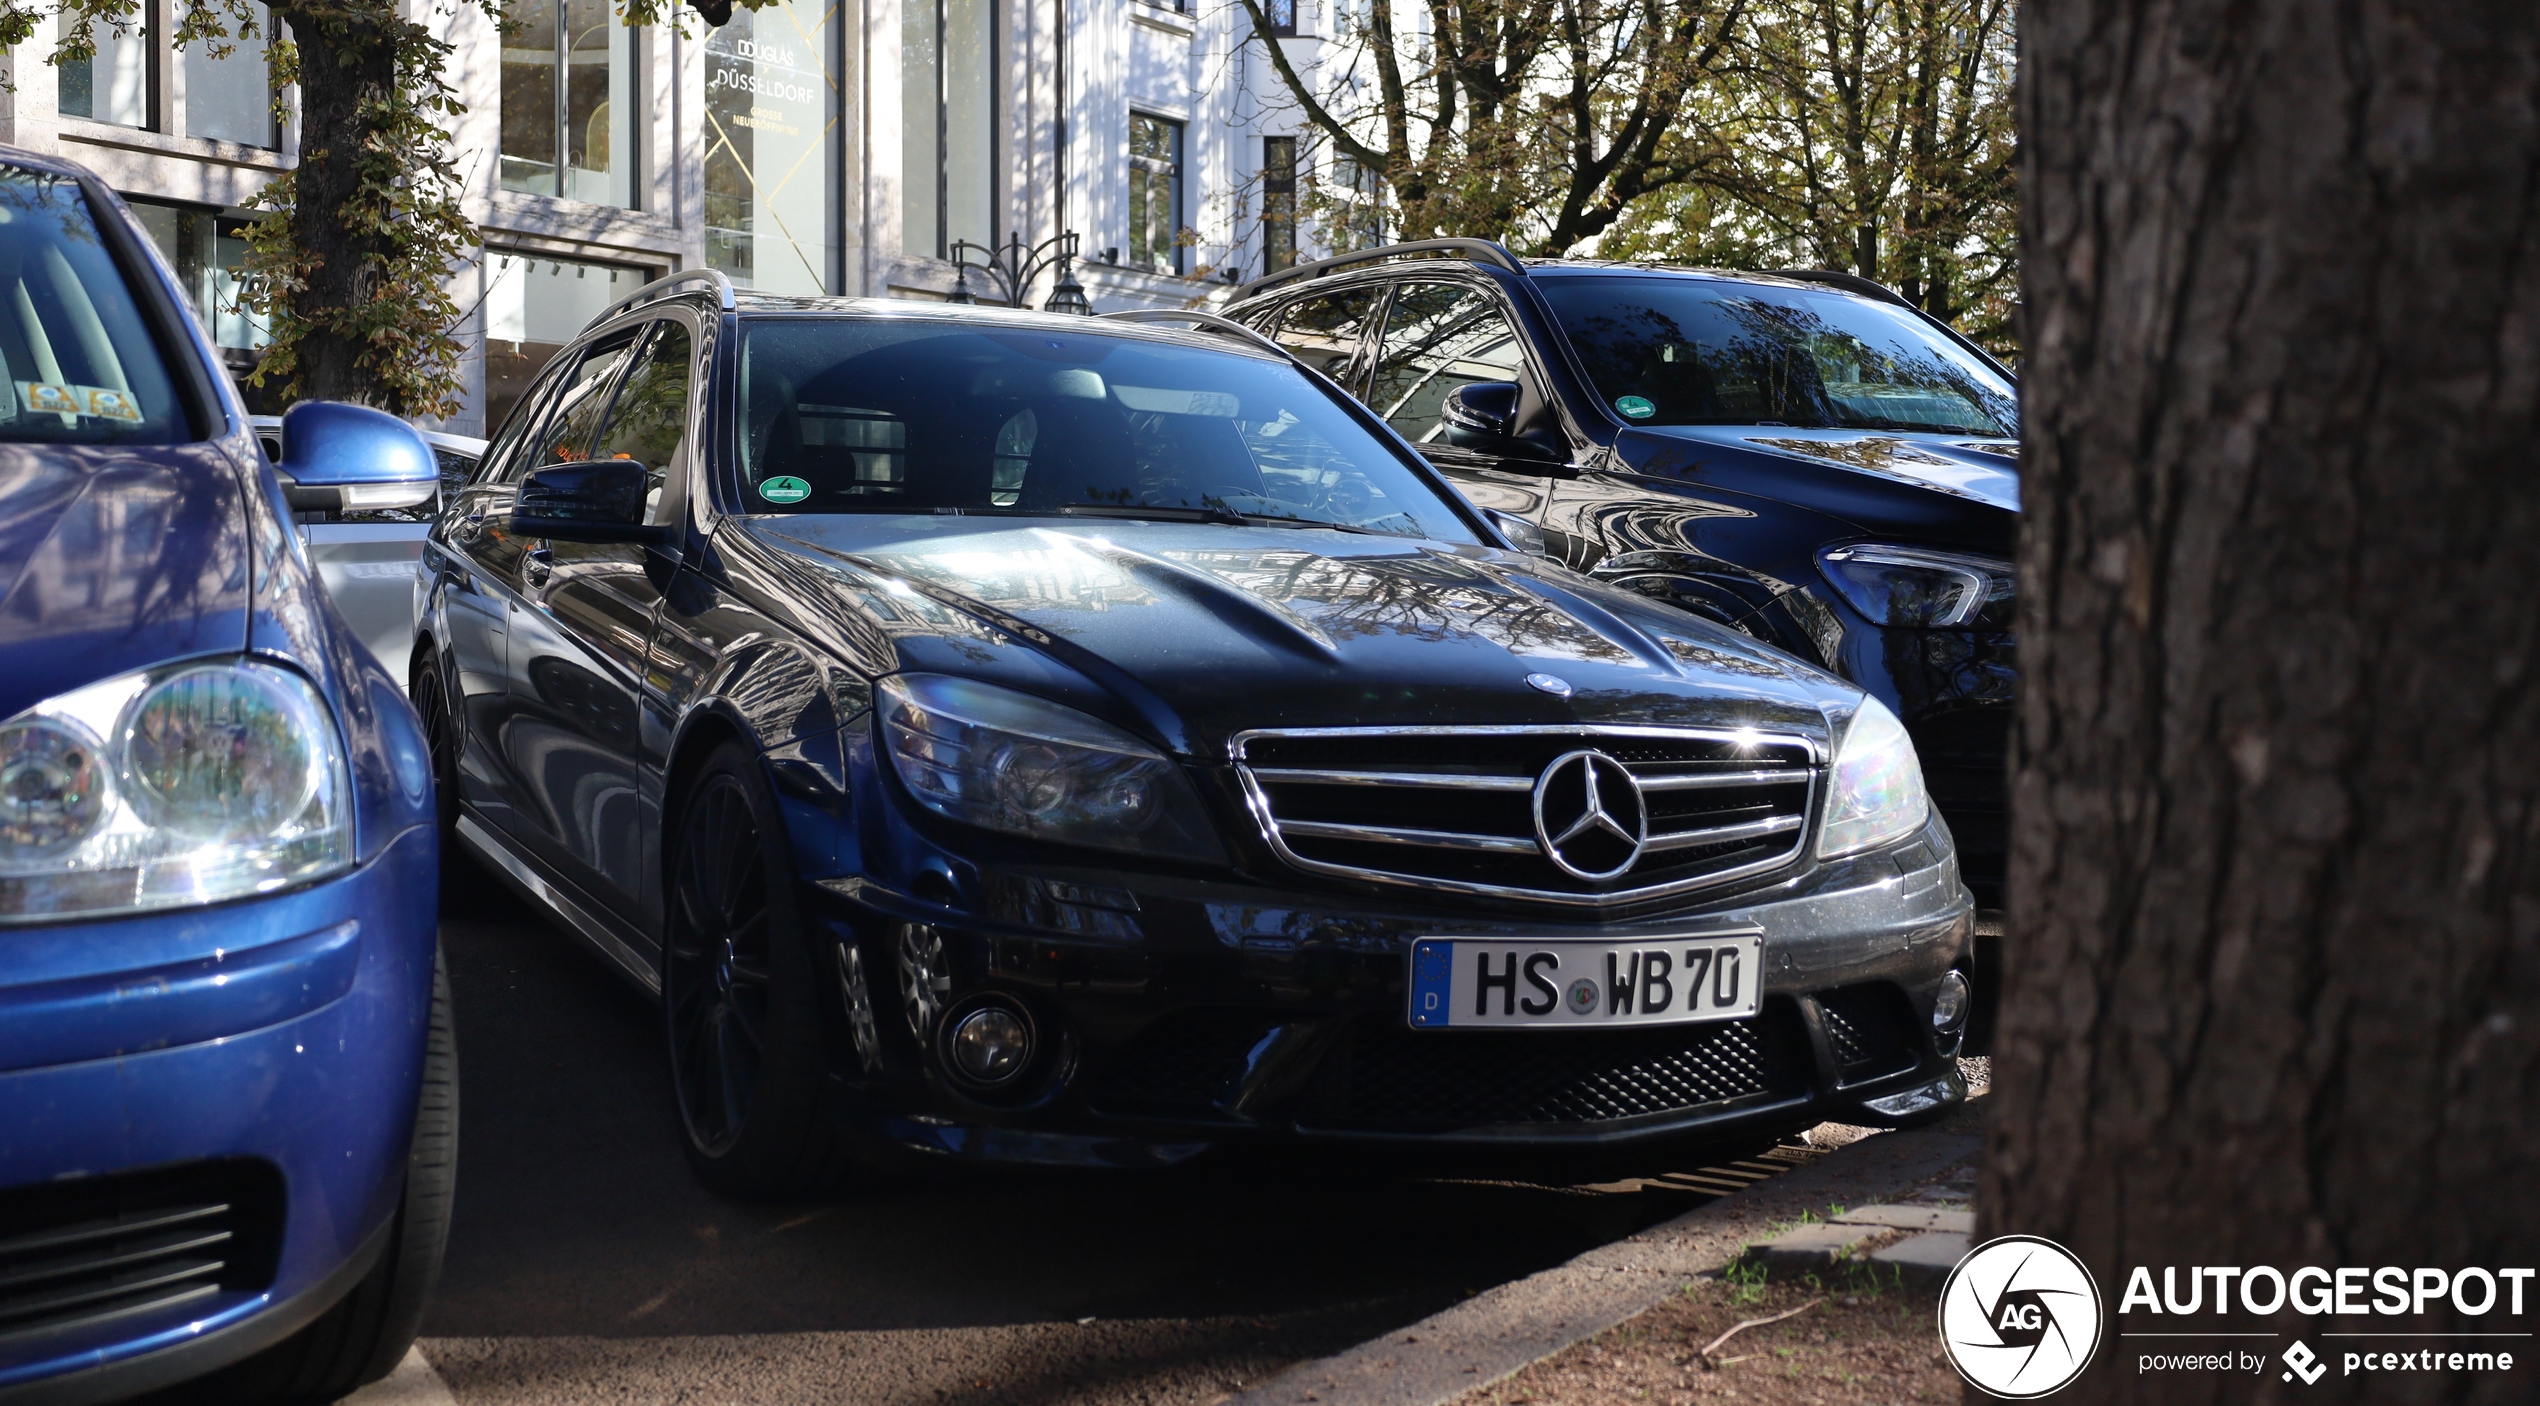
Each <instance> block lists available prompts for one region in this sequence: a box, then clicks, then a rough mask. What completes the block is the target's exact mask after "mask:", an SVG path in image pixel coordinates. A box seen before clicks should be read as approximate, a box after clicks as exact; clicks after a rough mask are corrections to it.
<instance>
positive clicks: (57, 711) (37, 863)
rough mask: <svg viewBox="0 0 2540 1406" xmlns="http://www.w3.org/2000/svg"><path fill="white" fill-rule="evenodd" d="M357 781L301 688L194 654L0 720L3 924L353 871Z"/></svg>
mask: <svg viewBox="0 0 2540 1406" xmlns="http://www.w3.org/2000/svg"><path fill="white" fill-rule="evenodd" d="M350 797H351V783H350V780H349V774H348V772H347V770H346V768H345V764H344V749H343V745H342V743H341V742H340V741H339V740H338V737H337V734H336V730H335V719H334V716H333V714H332V713H331V712H330V711H329V710H328V708H327V706H326V700H325V699H323V698H321V697H319V696H318V692H317V690H316V689H315V688H313V687H311V686H310V685H309V682H308V680H306V679H304V678H302V677H300V676H299V675H298V674H295V673H292V672H291V671H289V670H287V669H283V668H279V667H277V666H275V665H272V664H267V663H263V662H260V661H258V660H254V659H248V658H238V659H219V660H194V661H190V662H187V663H184V664H178V665H172V666H169V667H166V668H160V669H151V670H145V671H143V672H141V673H134V674H125V675H122V676H120V677H118V678H112V679H108V680H106V681H105V682H103V683H94V684H90V685H89V686H88V687H86V688H82V689H78V690H75V691H73V692H70V693H65V694H62V695H61V696H59V697H57V698H48V699H46V700H45V701H44V702H42V703H38V704H36V705H35V706H34V707H32V708H29V709H27V710H26V711H25V712H23V713H20V714H18V715H17V716H16V717H14V718H11V719H9V720H8V722H6V723H0V921H17V922H30V921H51V920H57V919H62V918H73V917H103V916H107V915H110V914H116V913H132V912H139V911H143V910H146V909H153V908H173V907H181V906H184V905H188V904H198V903H216V902H219V901H220V900H222V899H225V898H237V897H240V896H241V895H245V894H253V893H263V892H266V891H268V890H271V889H277V888H282V887H285V886H287V885H291V884H296V883H303V882H306V881H307V880H310V879H315V878H320V877H323V876H324V875H326V874H329V873H332V872H334V871H336V870H339V869H342V868H344V867H345V866H347V865H349V864H350V863H352V858H353V836H352V814H351V807H350Z"/></svg>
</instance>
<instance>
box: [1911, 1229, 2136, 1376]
mask: <svg viewBox="0 0 2540 1406" xmlns="http://www.w3.org/2000/svg"><path fill="white" fill-rule="evenodd" d="M2100 1323H2101V1318H2100V1304H2099V1284H2098V1282H2097V1281H2096V1280H2094V1279H2092V1278H2091V1277H2090V1270H2089V1268H2088V1267H2087V1266H2085V1265H2084V1264H2083V1263H2082V1262H2081V1261H2080V1260H2079V1259H2078V1258H2076V1257H2075V1256H2074V1254H2073V1252H2072V1251H2070V1250H2067V1249H2065V1248H2064V1247H2063V1246H2061V1245H2058V1244H2056V1243H2055V1242H2054V1241H2052V1240H2044V1239H2040V1238H2039V1237H2037V1236H2034V1235H2005V1236H2002V1237H2000V1238H1999V1239H1994V1240H1987V1241H1986V1242H1984V1243H1983V1244H1981V1245H1978V1246H1977V1247H1975V1248H1974V1249H1972V1250H1970V1251H1968V1252H1967V1255H1966V1258H1964V1259H1962V1260H1960V1261H1958V1266H1957V1268H1955V1269H1952V1270H1951V1271H1949V1282H1948V1283H1946V1284H1944V1285H1942V1286H1941V1290H1940V1348H1941V1351H1942V1352H1944V1353H1946V1354H1947V1355H1948V1357H1949V1365H1950V1366H1952V1367H1955V1368H1957V1369H1958V1375H1959V1376H1962V1377H1964V1378H1966V1379H1967V1381H1968V1383H1969V1384H1971V1385H1973V1386H1974V1387H1975V1388H1976V1389H1977V1390H1978V1391H1982V1392H1985V1393H1987V1394H1988V1395H1992V1396H1999V1397H2004V1398H2007V1399H2009V1400H2013V1401H2025V1400H2028V1399H2031V1398H2033V1397H2039V1396H2046V1395H2050V1394H2052V1393H2054V1392H2058V1391H2061V1390H2063V1389H2064V1388H2065V1387H2067V1386H2069V1385H2071V1384H2072V1382H2073V1379H2074V1378H2076V1377H2079V1376H2080V1375H2081V1372H2082V1369H2083V1368H2085V1367H2087V1366H2089V1365H2090V1358H2091V1354H2093V1353H2095V1352H2097V1351H2098V1350H2099V1338H2100Z"/></svg>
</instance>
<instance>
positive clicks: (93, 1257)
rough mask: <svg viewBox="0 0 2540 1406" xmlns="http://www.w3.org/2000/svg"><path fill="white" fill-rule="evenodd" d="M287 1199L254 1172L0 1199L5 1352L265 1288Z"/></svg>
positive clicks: (163, 1175)
mask: <svg viewBox="0 0 2540 1406" xmlns="http://www.w3.org/2000/svg"><path fill="white" fill-rule="evenodd" d="M282 1199H283V1191H282V1176H281V1173H280V1172H278V1171H277V1170H275V1169H274V1168H273V1167H272V1166H271V1165H270V1164H268V1163H264V1162H252V1161H237V1162H207V1163H195V1164H191V1165H187V1166H182V1167H173V1168H164V1169H160V1170H156V1171H150V1172H139V1173H126V1174H120V1175H116V1176H106V1177H96V1178H86V1179H82V1180H78V1181H70V1182H55V1183H50V1184H47V1185H43V1186H33V1187H20V1188H18V1189H15V1190H11V1191H5V1192H0V1344H8V1343H13V1342H20V1341H24V1340H26V1339H30V1338H34V1337H37V1336H40V1335H47V1334H54V1333H62V1332H68V1331H71V1330H74V1329H78V1328H83V1327H89V1326H93V1325H96V1324H99V1323H104V1322H108V1321H110V1320H115V1319H124V1318H140V1317H144V1316H147V1315H151V1314H158V1313H167V1314H179V1313H183V1312H185V1311H188V1310H190V1309H191V1308H192V1307H193V1306H194V1305H196V1304H198V1303H199V1302H200V1301H202V1300H205V1299H209V1298H212V1297H214V1296H215V1295H218V1294H221V1293H223V1292H228V1291H243V1292H255V1291H258V1290H261V1289H264V1288H266V1287H268V1286H269V1285H271V1283H272V1282H273V1270H274V1263H275V1258H276V1256H277V1254H278V1253H279V1251H280V1247H281V1238H282V1237H281V1224H282ZM0 1355H5V1353H0Z"/></svg>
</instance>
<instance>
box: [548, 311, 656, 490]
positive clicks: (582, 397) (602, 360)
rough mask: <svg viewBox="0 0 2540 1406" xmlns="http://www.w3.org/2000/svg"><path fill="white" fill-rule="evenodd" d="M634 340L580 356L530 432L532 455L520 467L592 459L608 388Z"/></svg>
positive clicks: (606, 406)
mask: <svg viewBox="0 0 2540 1406" xmlns="http://www.w3.org/2000/svg"><path fill="white" fill-rule="evenodd" d="M634 345H635V342H634V338H632V337H629V338H627V339H625V340H623V341H619V342H613V343H610V344H608V345H605V346H597V347H593V348H591V349H590V350H589V351H586V352H584V353H583V354H582V360H581V361H580V362H579V363H577V364H576V365H575V366H574V368H573V370H572V372H571V373H569V374H568V375H567V376H566V377H565V379H564V384H563V385H562V386H561V387H559V388H558V390H557V392H556V399H555V406H554V408H553V409H552V410H550V411H549V412H548V413H547V415H546V421H545V423H544V424H543V425H541V426H539V428H538V429H537V430H535V431H533V435H534V438H533V440H532V442H531V452H530V453H528V454H525V455H523V456H521V459H520V463H521V464H524V465H527V466H528V468H529V470H530V471H531V472H535V471H536V470H538V469H540V468H543V467H545V466H546V465H549V464H578V463H581V462H582V461H584V460H586V459H588V458H590V457H591V450H592V446H593V444H594V442H595V441H596V440H597V439H598V437H599V431H600V421H601V420H602V419H603V418H605V417H606V416H607V414H608V408H609V387H610V386H612V385H614V384H616V380H617V371H618V368H619V367H620V366H622V365H624V364H625V362H626V358H627V353H628V352H630V351H632V350H633V349H634Z"/></svg>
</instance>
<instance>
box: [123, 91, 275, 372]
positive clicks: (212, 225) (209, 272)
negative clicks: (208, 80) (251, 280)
mask: <svg viewBox="0 0 2540 1406" xmlns="http://www.w3.org/2000/svg"><path fill="white" fill-rule="evenodd" d="M187 97H188V100H189V103H190V100H191V98H192V94H191V93H190V92H189V93H188V94H187ZM126 203H127V204H129V205H131V206H132V213H133V214H134V215H135V216H136V217H138V218H139V219H140V221H141V227H142V228H143V229H146V230H148V231H149V232H150V241H151V242H152V243H154V244H156V245H158V246H159V252H160V253H162V254H165V255H166V256H167V260H168V262H169V263H170V264H172V265H174V266H175V267H176V281H177V283H178V284H179V285H180V286H182V287H183V288H184V289H185V299H186V301H187V302H189V303H191V304H193V305H194V313H195V316H197V317H200V318H201V319H203V327H204V329H205V330H206V331H209V332H210V333H211V334H212V345H214V346H216V347H219V348H220V349H221V350H222V351H225V352H228V351H238V352H253V351H255V350H256V349H258V348H260V347H262V346H263V345H264V344H265V343H267V342H269V341H271V340H273V337H272V333H271V332H270V331H269V330H268V329H267V327H266V323H265V317H264V314H262V313H257V312H251V311H249V310H248V309H247V308H246V307H245V306H244V305H243V304H241V303H240V302H239V301H238V293H239V288H240V282H241V280H240V278H239V269H240V268H241V266H243V265H244V264H245V263H246V262H247V238H246V233H247V223H248V222H247V221H246V220H244V219H241V218H238V217H235V216H231V215H223V214H221V213H219V212H218V211H214V210H205V209H200V208H197V207H193V206H184V205H154V204H151V203H150V202H148V201H144V200H130V201H127V202H126Z"/></svg>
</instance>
